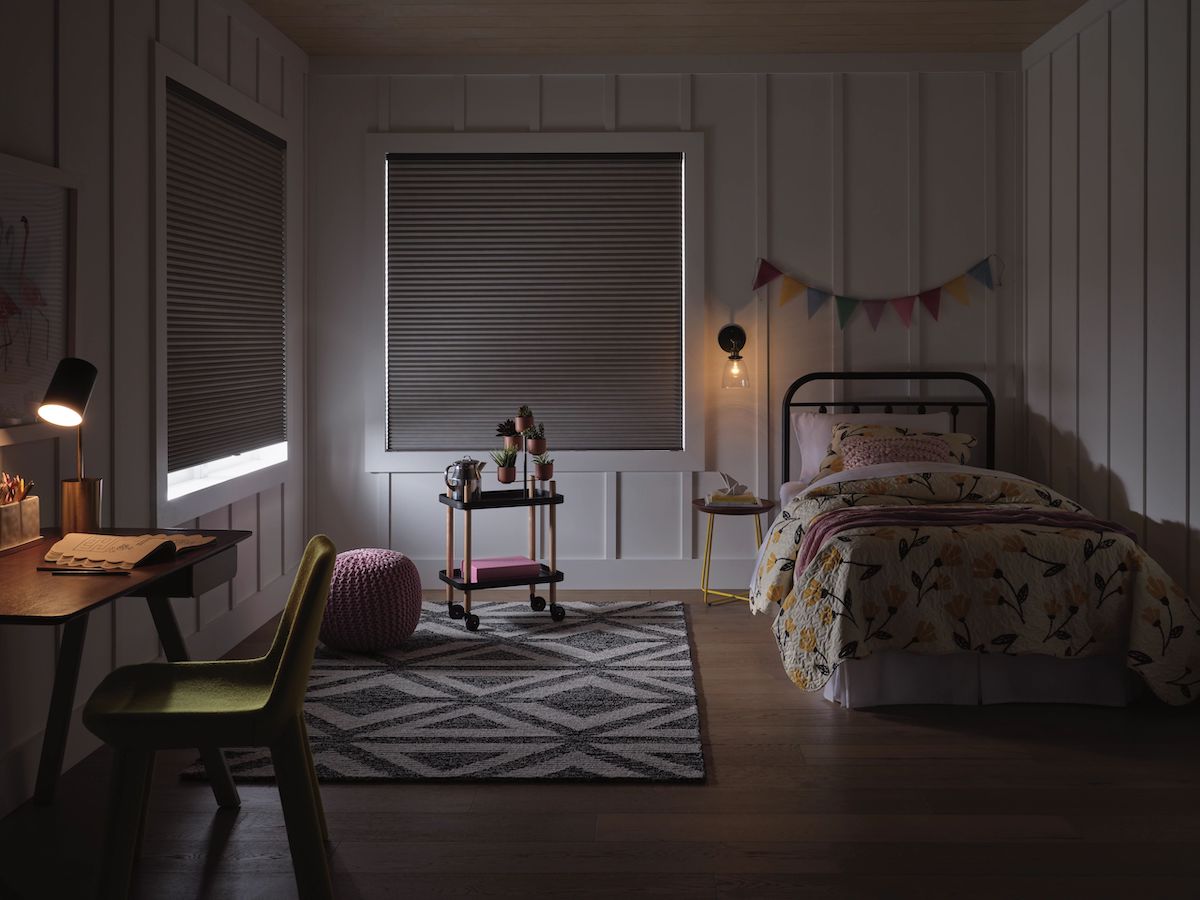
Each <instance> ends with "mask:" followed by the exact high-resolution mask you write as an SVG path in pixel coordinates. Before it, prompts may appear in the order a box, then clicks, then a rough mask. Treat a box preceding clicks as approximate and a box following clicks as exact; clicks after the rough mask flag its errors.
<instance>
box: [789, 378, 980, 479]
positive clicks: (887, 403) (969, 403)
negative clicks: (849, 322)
mask: <svg viewBox="0 0 1200 900" xmlns="http://www.w3.org/2000/svg"><path fill="white" fill-rule="evenodd" d="M820 381H829V382H835V383H836V382H842V381H959V382H963V383H965V384H969V385H970V386H971V387H973V388H974V389H975V390H976V391H978V392H979V399H974V398H971V399H967V400H956V399H943V398H929V399H922V398H920V397H908V398H896V399H892V400H812V401H808V400H794V399H792V398H793V397H795V396H796V391H798V390H800V388H802V387H804V386H805V385H806V384H812V383H814V382H820ZM898 406H899V407H915V408H916V410H917V412H918V413H923V412H926V411H927V410H928V409H930V408H933V409H948V410H949V411H950V422H951V427H954V428H957V427H958V412H959V410H960V409H962V408H964V407H979V406H982V407H984V409H985V410H986V414H987V436H986V437H985V438H984V452H985V455H986V457H987V467H988V468H989V469H994V468H995V467H996V398H995V397H994V396H993V395H992V390H991V388H989V387H988V386H987V385H986V384H984V382H983V379H981V378H978V377H976V376H974V375H972V374H971V373H969V372H810V373H809V374H807V375H802V376H801V377H799V378H797V379H796V380H795V381H793V382H792V384H791V386H790V387H789V388H788V389H787V392H786V393H784V395H783V426H782V431H783V480H784V481H787V480H788V479H789V478H791V473H792V467H791V464H792V442H793V441H794V440H795V438H793V437H792V415H791V411H792V409H793V408H794V407H804V408H812V407H817V408H818V411H819V412H823V413H827V412H829V411H830V410H833V409H836V408H838V407H844V408H845V409H844V411H847V412H852V413H857V412H861V411H862V409H863V408H864V407H866V408H868V409H880V408H882V409H883V411H884V412H885V413H890V412H892V411H893V409H894V408H895V407H898Z"/></svg>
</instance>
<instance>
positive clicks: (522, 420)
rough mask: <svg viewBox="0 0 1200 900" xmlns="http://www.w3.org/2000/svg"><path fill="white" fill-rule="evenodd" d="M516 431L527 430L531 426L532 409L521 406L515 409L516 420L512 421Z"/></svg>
mask: <svg viewBox="0 0 1200 900" xmlns="http://www.w3.org/2000/svg"><path fill="white" fill-rule="evenodd" d="M513 424H514V425H515V427H516V429H517V431H527V430H528V429H530V428H532V427H533V410H532V409H530V408H529V407H528V406H522V407H521V408H520V409H518V410H517V421H516V422H515V423H513Z"/></svg>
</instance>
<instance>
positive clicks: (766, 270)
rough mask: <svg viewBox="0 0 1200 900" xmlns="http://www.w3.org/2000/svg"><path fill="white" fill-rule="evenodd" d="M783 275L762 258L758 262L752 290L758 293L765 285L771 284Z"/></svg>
mask: <svg viewBox="0 0 1200 900" xmlns="http://www.w3.org/2000/svg"><path fill="white" fill-rule="evenodd" d="M781 275H783V273H782V272H781V271H779V270H778V269H777V268H775V267H774V266H773V265H771V264H770V263H769V262H767V261H766V260H765V259H762V258H761V257H760V258H759V260H758V269H757V271H756V272H755V274H754V287H753V288H751V290H754V291H757V290H758V289H759V288H760V287H762V286H763V285H764V284H770V283H771V282H772V281H774V280H775V279H776V278H779V277H780V276H781Z"/></svg>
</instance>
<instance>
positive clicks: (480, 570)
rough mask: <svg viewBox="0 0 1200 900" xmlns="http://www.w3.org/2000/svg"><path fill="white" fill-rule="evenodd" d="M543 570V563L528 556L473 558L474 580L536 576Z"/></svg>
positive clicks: (472, 572)
mask: <svg viewBox="0 0 1200 900" xmlns="http://www.w3.org/2000/svg"><path fill="white" fill-rule="evenodd" d="M460 570H461V566H460ZM541 571H542V567H541V565H539V564H538V563H537V562H536V561H535V560H532V559H530V558H529V557H528V556H491V557H484V558H483V559H473V560H471V581H472V582H480V581H504V580H506V579H511V578H526V577H536V576H537V575H540V574H541Z"/></svg>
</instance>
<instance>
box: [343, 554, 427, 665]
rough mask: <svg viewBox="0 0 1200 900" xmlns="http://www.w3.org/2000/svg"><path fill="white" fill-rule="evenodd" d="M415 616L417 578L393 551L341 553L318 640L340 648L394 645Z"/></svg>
mask: <svg viewBox="0 0 1200 900" xmlns="http://www.w3.org/2000/svg"><path fill="white" fill-rule="evenodd" d="M420 618H421V576H420V575H418V574H417V566H416V564H415V563H414V562H413V561H412V560H411V559H409V558H408V557H407V556H405V555H404V554H403V553H397V552H395V551H394V550H347V551H345V552H344V553H339V554H338V555H337V560H336V561H335V562H334V564H333V581H332V583H331V584H330V586H329V602H328V603H327V604H326V605H325V620H324V622H322V623H321V641H322V643H325V644H327V645H329V646H330V647H336V648H338V649H340V650H354V651H358V652H360V653H361V652H370V651H372V650H386V649H388V648H389V647H398V646H400V644H402V643H403V642H404V641H405V640H407V639H408V638H409V637H410V636H411V635H412V633H413V632H414V631H416V629H417V622H418V621H419V620H420Z"/></svg>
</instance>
